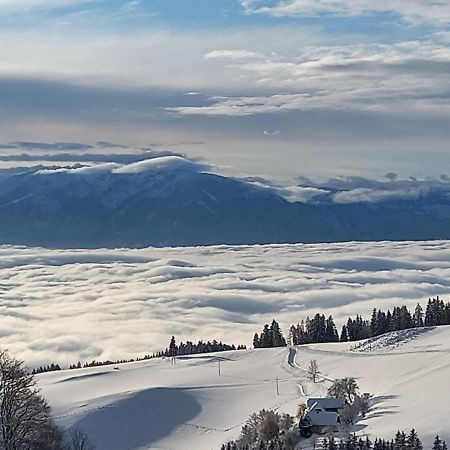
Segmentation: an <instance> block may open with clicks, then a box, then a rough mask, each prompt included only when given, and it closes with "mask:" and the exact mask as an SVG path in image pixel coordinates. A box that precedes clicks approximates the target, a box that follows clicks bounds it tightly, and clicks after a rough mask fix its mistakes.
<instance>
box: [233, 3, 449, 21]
mask: <svg viewBox="0 0 450 450" xmlns="http://www.w3.org/2000/svg"><path fill="white" fill-rule="evenodd" d="M241 4H242V5H243V6H244V8H245V10H246V11H247V13H260V14H269V15H271V16H275V17H284V16H315V15H320V14H331V15H339V16H358V15H367V14H373V13H395V14H398V15H399V16H401V17H403V18H405V19H406V20H408V21H410V22H417V21H421V22H422V21H427V22H434V23H435V24H436V22H437V23H438V24H448V23H449V22H450V4H449V3H448V2H446V1H438V2H430V1H428V0H391V1H389V2H380V1H378V0H277V1H275V2H273V1H270V2H268V1H266V0H241Z"/></svg>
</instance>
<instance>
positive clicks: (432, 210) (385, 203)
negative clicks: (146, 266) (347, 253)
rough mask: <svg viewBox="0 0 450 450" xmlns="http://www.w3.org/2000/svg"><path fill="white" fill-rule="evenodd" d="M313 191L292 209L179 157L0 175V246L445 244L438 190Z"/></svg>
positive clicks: (261, 189)
mask: <svg viewBox="0 0 450 450" xmlns="http://www.w3.org/2000/svg"><path fill="white" fill-rule="evenodd" d="M302 189H304V187H303V188H302ZM311 189H312V188H311ZM315 189H316V190H317V192H318V193H317V195H315V196H313V197H312V198H310V199H308V200H307V201H293V199H292V198H290V199H288V198H287V196H286V195H283V194H282V189H278V188H274V187H273V186H270V185H262V184H261V183H255V182H253V181H252V180H250V179H249V180H242V179H236V178H231V177H226V176H222V175H219V174H217V173H213V172H212V171H211V170H209V168H208V167H207V166H203V165H202V164H200V163H197V162H194V161H190V160H187V159H185V158H183V157H181V156H158V157H155V158H152V159H149V160H145V161H138V162H134V163H130V164H118V163H104V164H99V165H95V166H82V165H80V164H78V165H75V166H71V167H56V166H52V167H42V166H40V167H32V168H26V169H20V170H19V169H15V170H3V171H0V217H1V221H0V243H2V244H20V245H32V246H48V247H61V248H68V247H86V248H96V247H145V246H191V245H209V244H258V243H260V244H263V243H296V242H300V243H312V242H337V241H351V240H365V241H370V240H429V239H448V238H450V201H449V198H450V197H449V193H448V191H447V190H445V189H444V190H443V189H425V190H424V189H422V190H420V192H419V193H418V194H414V195H406V196H401V195H400V196H389V195H384V196H381V197H379V198H378V199H377V201H373V200H370V199H367V198H366V197H367V195H366V196H365V197H364V196H363V197H364V198H361V195H360V196H359V198H357V199H355V200H352V201H342V196H343V195H348V193H349V192H352V193H355V192H356V191H358V189H353V190H351V191H350V190H345V188H342V187H341V188H339V189H338V188H336V187H331V188H330V186H328V188H327V189H318V188H317V187H315ZM449 190H450V188H449ZM358 192H359V194H361V192H363V193H365V194H367V189H366V190H361V189H359V191H358ZM339 196H340V197H339ZM339 198H340V199H341V200H338V199H339Z"/></svg>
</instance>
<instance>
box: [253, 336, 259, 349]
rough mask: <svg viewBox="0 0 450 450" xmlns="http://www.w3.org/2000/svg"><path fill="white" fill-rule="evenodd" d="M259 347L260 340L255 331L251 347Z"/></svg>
mask: <svg viewBox="0 0 450 450" xmlns="http://www.w3.org/2000/svg"><path fill="white" fill-rule="evenodd" d="M259 347H260V342H259V337H258V333H255V335H254V336H253V348H259Z"/></svg>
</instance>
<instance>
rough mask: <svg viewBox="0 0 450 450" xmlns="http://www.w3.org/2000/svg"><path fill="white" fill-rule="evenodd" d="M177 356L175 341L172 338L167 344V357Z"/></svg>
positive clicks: (173, 337)
mask: <svg viewBox="0 0 450 450" xmlns="http://www.w3.org/2000/svg"><path fill="white" fill-rule="evenodd" d="M177 354H178V347H177V344H176V341H175V336H172V338H171V339H170V344H169V356H177Z"/></svg>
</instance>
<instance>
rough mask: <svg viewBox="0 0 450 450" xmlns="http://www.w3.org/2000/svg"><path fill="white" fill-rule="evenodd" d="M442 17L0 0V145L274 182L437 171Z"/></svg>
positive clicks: (220, 3) (193, 1)
mask: <svg viewBox="0 0 450 450" xmlns="http://www.w3.org/2000/svg"><path fill="white" fill-rule="evenodd" d="M388 3H389V4H388ZM449 22H450V3H448V2H445V1H442V2H429V0H392V1H390V2H380V1H379V0H333V1H331V0H283V1H282V0H189V1H187V0H134V1H129V0H128V1H123V0H0V39H1V42H2V45H1V46H0V144H1V145H0V152H1V153H2V154H3V155H7V154H8V153H9V152H10V149H9V147H8V143H9V142H17V141H32V142H71V143H80V144H82V145H91V146H94V147H95V143H97V142H99V141H100V142H109V143H111V146H110V147H109V148H113V147H114V146H116V145H123V146H124V147H126V148H135V149H136V151H142V149H149V148H151V149H159V150H171V151H174V152H180V153H184V154H187V155H188V156H189V157H191V158H196V157H198V158H203V159H205V160H206V161H207V162H210V163H213V164H215V165H217V166H219V167H221V168H222V169H223V171H224V172H227V171H228V172H230V173H234V174H236V175H261V176H265V177H269V178H272V179H278V180H283V181H287V180H292V179H294V178H296V177H298V176H309V177H319V178H320V177H322V178H327V177H334V176H347V175H349V176H355V175H358V176H368V177H374V178H382V177H383V176H384V175H385V174H386V173H389V172H393V173H398V174H400V175H401V176H405V177H407V176H415V177H426V176H431V177H439V176H441V175H443V174H444V175H448V174H450V167H449V143H450V127H449V126H448V124H449V120H450V107H449V106H448V98H449V95H450V94H449V93H450V77H449V76H448V75H449V69H450V29H449ZM3 147H4V148H3ZM102 148H103V149H104V148H106V146H103V147H102ZM105 151H107V150H105Z"/></svg>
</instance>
